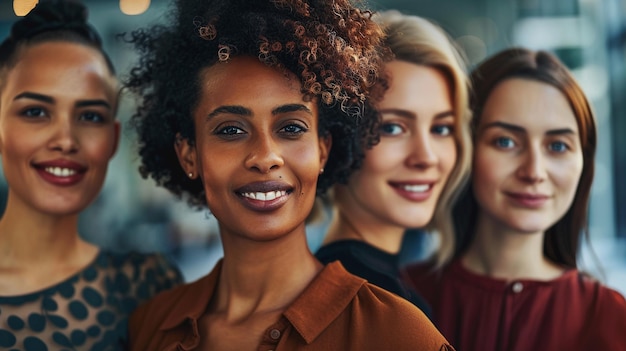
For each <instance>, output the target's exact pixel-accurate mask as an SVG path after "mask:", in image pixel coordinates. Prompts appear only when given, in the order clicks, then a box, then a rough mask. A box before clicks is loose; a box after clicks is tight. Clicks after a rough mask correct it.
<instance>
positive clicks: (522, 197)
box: [505, 192, 550, 208]
mask: <svg viewBox="0 0 626 351" xmlns="http://www.w3.org/2000/svg"><path fill="white" fill-rule="evenodd" d="M505 194H506V195H507V196H508V197H509V198H510V199H511V200H513V203H514V204H516V205H518V206H521V207H526V208H539V207H541V206H543V204H545V203H546V202H547V201H548V199H549V198H550V197H549V196H547V195H543V194H535V193H515V192H507V193H505Z"/></svg>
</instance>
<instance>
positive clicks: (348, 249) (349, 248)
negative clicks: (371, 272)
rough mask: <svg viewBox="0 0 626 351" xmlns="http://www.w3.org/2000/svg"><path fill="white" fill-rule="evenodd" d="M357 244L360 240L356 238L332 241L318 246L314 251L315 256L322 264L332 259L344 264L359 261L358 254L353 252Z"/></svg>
mask: <svg viewBox="0 0 626 351" xmlns="http://www.w3.org/2000/svg"><path fill="white" fill-rule="evenodd" d="M359 244H361V242H360V241H357V240H340V241H333V242H331V243H329V244H326V245H324V246H322V247H320V248H319V249H318V250H317V252H316V253H315V257H316V258H317V259H318V260H319V261H320V262H322V263H324V264H327V263H330V262H333V261H341V262H342V264H343V265H344V266H345V264H346V262H352V261H354V262H357V263H360V259H359V258H360V256H359V255H358V254H356V253H355V251H356V250H357V249H358V245H359Z"/></svg>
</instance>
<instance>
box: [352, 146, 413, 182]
mask: <svg viewBox="0 0 626 351" xmlns="http://www.w3.org/2000/svg"><path fill="white" fill-rule="evenodd" d="M405 150H407V147H406V145H405V144H404V143H400V142H394V141H391V140H385V139H381V141H380V143H378V144H377V145H375V146H374V147H373V148H371V149H369V150H367V151H366V152H365V159H364V160H363V166H362V167H361V169H362V170H363V171H364V173H369V174H372V175H381V174H384V173H385V172H388V171H390V170H393V169H394V168H396V167H399V166H402V164H403V162H404V160H405V159H406V158H407V157H408V156H409V155H408V152H407V151H405Z"/></svg>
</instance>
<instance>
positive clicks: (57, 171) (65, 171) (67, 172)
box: [45, 167, 76, 177]
mask: <svg viewBox="0 0 626 351" xmlns="http://www.w3.org/2000/svg"><path fill="white" fill-rule="evenodd" d="M45 171H46V172H48V173H50V174H53V175H55V176H57V177H69V176H71V175H74V174H76V171H75V170H73V169H70V168H61V167H46V168H45Z"/></svg>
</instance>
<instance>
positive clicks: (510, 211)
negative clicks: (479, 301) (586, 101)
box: [462, 78, 583, 281]
mask: <svg viewBox="0 0 626 351" xmlns="http://www.w3.org/2000/svg"><path fill="white" fill-rule="evenodd" d="M582 168H583V156H582V146H581V143H580V137H579V131H578V125H577V122H576V117H575V115H574V113H573V111H572V109H571V108H570V106H569V104H568V102H567V100H566V98H565V96H564V95H563V94H562V93H561V92H560V91H559V90H557V89H556V88H555V87H553V86H551V85H549V84H546V83H542V82H538V81H534V80H528V79H521V78H512V79H507V80H505V81H504V82H502V83H500V84H498V85H497V86H496V87H495V88H494V90H493V91H492V92H491V95H490V96H489V98H488V99H487V102H486V104H485V107H484V110H483V114H482V116H481V120H480V123H479V126H478V132H477V139H476V147H475V152H474V175H473V184H472V185H473V189H474V194H475V195H476V199H477V202H478V205H479V207H480V211H479V216H478V220H477V227H476V237H475V239H474V241H473V242H472V244H471V245H470V247H469V249H468V252H467V254H466V255H465V256H464V257H463V259H462V260H463V263H464V265H465V266H466V267H467V268H468V269H470V270H471V271H473V272H475V273H479V274H483V275H488V276H490V277H494V278H498V279H504V280H509V281H510V280H516V279H535V280H550V279H554V278H556V277H558V276H559V275H561V274H562V273H563V268H562V267H560V266H557V265H555V264H554V263H552V262H550V261H549V260H548V259H547V258H545V257H544V256H543V239H544V235H545V231H546V230H547V229H548V228H550V227H551V226H552V225H554V224H555V223H556V222H557V221H558V220H559V219H560V218H561V217H563V216H564V215H565V213H566V212H567V210H568V209H569V208H570V206H571V205H572V202H573V200H574V196H575V194H576V189H577V187H578V182H579V180H580V176H581V173H582Z"/></svg>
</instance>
